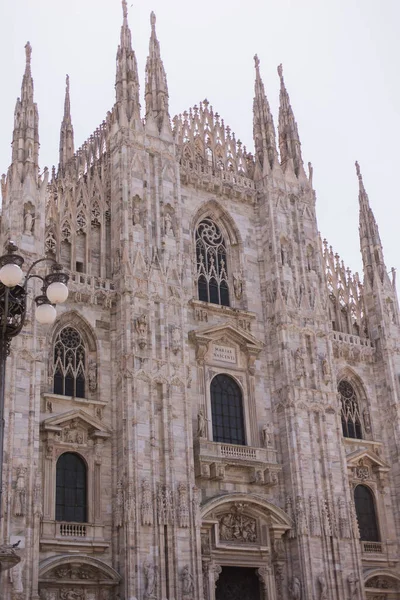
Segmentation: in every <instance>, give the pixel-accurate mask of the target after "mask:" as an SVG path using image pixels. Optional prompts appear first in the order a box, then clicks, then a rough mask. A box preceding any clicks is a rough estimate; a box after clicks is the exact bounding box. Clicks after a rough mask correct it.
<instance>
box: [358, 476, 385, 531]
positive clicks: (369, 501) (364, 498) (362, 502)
mask: <svg viewBox="0 0 400 600" xmlns="http://www.w3.org/2000/svg"><path fill="white" fill-rule="evenodd" d="M354 504H355V507H356V515H357V521H358V529H359V530H360V539H361V540H362V541H363V542H379V541H380V536H379V528H378V521H377V518H376V511H375V501H374V496H373V494H372V492H371V490H370V489H369V488H368V487H367V486H366V485H357V487H356V488H355V490H354Z"/></svg>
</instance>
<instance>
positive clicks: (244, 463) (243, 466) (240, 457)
mask: <svg viewBox="0 0 400 600" xmlns="http://www.w3.org/2000/svg"><path fill="white" fill-rule="evenodd" d="M276 455H277V453H276V450H274V448H272V447H271V448H256V447H252V446H238V445H236V444H224V443H220V442H210V441H208V440H206V439H202V438H200V439H198V440H196V442H195V445H194V457H195V473H196V477H198V478H201V479H209V480H217V481H218V480H220V481H229V482H232V483H254V484H256V485H262V486H273V485H276V484H277V483H278V473H279V472H280V471H281V466H280V465H278V464H277V459H276Z"/></svg>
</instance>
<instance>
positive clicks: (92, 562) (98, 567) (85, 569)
mask: <svg viewBox="0 0 400 600" xmlns="http://www.w3.org/2000/svg"><path fill="white" fill-rule="evenodd" d="M120 579H121V577H120V575H119V573H117V571H115V570H114V569H113V568H112V567H110V566H109V565H107V564H105V563H103V562H102V561H101V560H99V559H97V558H92V557H88V556H74V557H71V556H65V555H64V556H52V557H51V558H49V559H46V560H44V561H42V562H41V564H40V573H39V581H40V582H41V583H43V584H48V583H50V581H51V582H52V583H54V584H58V585H62V586H64V585H68V584H74V585H79V584H85V585H87V584H90V583H95V584H99V583H102V584H103V585H106V586H113V585H117V584H118V583H119V581H120Z"/></svg>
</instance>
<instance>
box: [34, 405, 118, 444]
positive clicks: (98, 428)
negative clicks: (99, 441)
mask: <svg viewBox="0 0 400 600" xmlns="http://www.w3.org/2000/svg"><path fill="white" fill-rule="evenodd" d="M73 420H75V421H77V422H81V424H82V425H83V426H84V427H85V428H86V429H91V430H92V431H94V432H95V434H96V435H97V436H99V437H104V438H107V437H109V436H110V431H109V429H108V428H107V427H105V426H104V423H102V422H101V421H99V419H97V418H96V417H93V416H92V415H89V414H88V413H87V412H85V411H83V410H82V409H73V410H69V411H68V412H65V413H62V414H60V415H53V416H51V417H48V418H47V419H45V420H44V421H42V429H43V430H44V431H61V430H62V429H63V428H64V426H66V425H67V424H68V423H69V422H70V421H73Z"/></svg>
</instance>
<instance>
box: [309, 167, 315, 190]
mask: <svg viewBox="0 0 400 600" xmlns="http://www.w3.org/2000/svg"><path fill="white" fill-rule="evenodd" d="M313 172H314V169H313V166H312V164H311V163H310V162H309V163H308V181H309V183H310V186H311V187H312V182H313Z"/></svg>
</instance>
